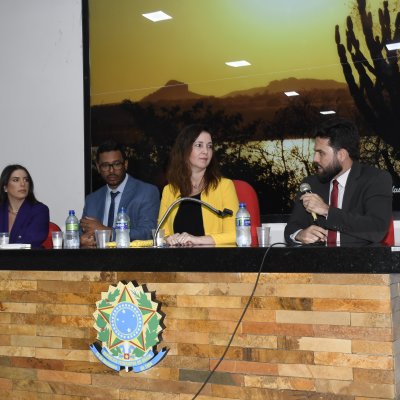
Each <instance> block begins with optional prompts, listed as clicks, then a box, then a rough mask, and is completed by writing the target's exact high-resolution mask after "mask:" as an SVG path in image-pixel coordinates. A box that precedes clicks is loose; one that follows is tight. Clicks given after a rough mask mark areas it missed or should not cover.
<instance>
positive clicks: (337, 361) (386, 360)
mask: <svg viewBox="0 0 400 400" xmlns="http://www.w3.org/2000/svg"><path fill="white" fill-rule="evenodd" d="M314 362H315V364H321V365H336V366H343V367H352V368H366V369H385V370H391V369H393V358H392V357H390V356H371V355H362V354H339V353H329V352H315V354H314Z"/></svg>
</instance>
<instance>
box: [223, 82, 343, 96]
mask: <svg viewBox="0 0 400 400" xmlns="http://www.w3.org/2000/svg"><path fill="white" fill-rule="evenodd" d="M316 89H317V90H336V89H347V84H346V83H342V82H337V81H335V80H333V79H307V78H306V79H297V78H286V79H281V80H275V81H272V82H270V83H269V84H268V85H267V86H265V87H258V88H251V89H245V90H237V91H234V92H230V93H228V94H226V95H225V96H223V97H224V98H226V97H236V96H255V95H260V94H266V93H271V94H272V93H283V92H288V91H291V90H295V91H296V92H304V91H310V90H316ZM300 94H301V93H300Z"/></svg>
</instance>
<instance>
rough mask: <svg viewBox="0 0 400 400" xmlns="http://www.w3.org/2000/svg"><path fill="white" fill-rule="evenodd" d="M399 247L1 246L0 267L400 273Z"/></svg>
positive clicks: (8, 268) (88, 269)
mask: <svg viewBox="0 0 400 400" xmlns="http://www.w3.org/2000/svg"><path fill="white" fill-rule="evenodd" d="M268 249H269V251H268V253H267V250H268ZM399 250H400V248H397V247H392V248H391V247H383V246H380V245H377V246H364V247H324V246H300V247H284V246H281V247H271V248H259V247H250V248H237V247H193V248H184V247H181V248H172V247H170V248H133V249H62V250H44V249H32V250H0V270H49V271H154V272H157V271H160V272H189V271H196V272H257V271H258V270H259V268H260V266H261V263H262V262H263V259H264V263H263V269H262V270H263V272H297V273H299V272H315V273H363V274H364V273H371V274H376V273H379V274H389V273H397V272H400V251H399ZM266 253H267V254H266ZM264 257H265V258H264Z"/></svg>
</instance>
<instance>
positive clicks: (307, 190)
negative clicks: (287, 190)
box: [300, 182, 317, 221]
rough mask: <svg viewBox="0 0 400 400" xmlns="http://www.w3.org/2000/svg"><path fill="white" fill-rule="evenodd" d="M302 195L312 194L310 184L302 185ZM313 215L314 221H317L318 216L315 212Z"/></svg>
mask: <svg viewBox="0 0 400 400" xmlns="http://www.w3.org/2000/svg"><path fill="white" fill-rule="evenodd" d="M300 193H302V194H305V193H312V191H311V186H310V184H309V183H306V182H304V183H302V184H301V185H300ZM311 215H312V217H313V220H314V221H316V220H317V214H315V212H312V213H311Z"/></svg>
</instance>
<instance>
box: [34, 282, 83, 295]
mask: <svg viewBox="0 0 400 400" xmlns="http://www.w3.org/2000/svg"><path fill="white" fill-rule="evenodd" d="M37 288H38V290H40V291H43V292H56V293H89V289H90V286H89V285H88V283H87V282H82V281H78V282H75V281H72V282H71V281H38V282H37Z"/></svg>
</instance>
